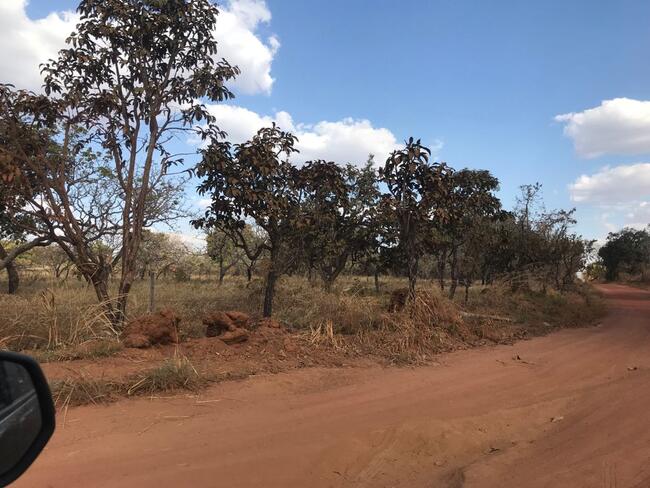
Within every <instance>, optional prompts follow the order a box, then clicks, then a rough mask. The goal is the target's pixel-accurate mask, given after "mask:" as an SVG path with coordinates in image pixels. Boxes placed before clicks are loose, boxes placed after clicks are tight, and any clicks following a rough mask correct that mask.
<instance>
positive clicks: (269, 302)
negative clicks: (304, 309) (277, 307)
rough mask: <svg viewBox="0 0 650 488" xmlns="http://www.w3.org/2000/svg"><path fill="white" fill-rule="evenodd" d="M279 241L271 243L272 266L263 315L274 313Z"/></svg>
mask: <svg viewBox="0 0 650 488" xmlns="http://www.w3.org/2000/svg"><path fill="white" fill-rule="evenodd" d="M277 246H278V245H277V243H274V242H272V243H271V256H270V267H269V271H268V273H267V275H266V287H265V290H264V310H263V311H262V316H264V317H270V316H271V315H272V314H273V297H274V296H275V283H276V281H277V280H278V250H277Z"/></svg>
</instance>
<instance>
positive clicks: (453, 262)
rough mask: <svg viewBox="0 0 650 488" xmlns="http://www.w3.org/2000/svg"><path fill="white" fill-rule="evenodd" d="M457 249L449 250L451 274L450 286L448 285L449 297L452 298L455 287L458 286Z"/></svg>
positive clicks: (454, 293)
mask: <svg viewBox="0 0 650 488" xmlns="http://www.w3.org/2000/svg"><path fill="white" fill-rule="evenodd" d="M457 268H458V249H456V248H454V249H453V250H452V251H451V265H450V266H449V274H450V275H451V286H450V287H449V299H450V300H453V299H454V296H455V295H456V288H457V287H458V275H457Z"/></svg>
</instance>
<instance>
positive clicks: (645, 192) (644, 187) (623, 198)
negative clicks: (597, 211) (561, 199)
mask: <svg viewBox="0 0 650 488" xmlns="http://www.w3.org/2000/svg"><path fill="white" fill-rule="evenodd" d="M569 193H570V195H571V199H572V200H573V201H574V202H588V203H596V204H610V205H611V204H625V203H631V202H635V201H639V200H642V199H645V198H650V163H638V164H629V165H621V166H615V167H605V168H602V169H601V170H600V171H598V172H597V173H594V174H592V175H581V176H580V177H578V178H577V179H576V181H575V182H573V183H572V184H570V185H569Z"/></svg>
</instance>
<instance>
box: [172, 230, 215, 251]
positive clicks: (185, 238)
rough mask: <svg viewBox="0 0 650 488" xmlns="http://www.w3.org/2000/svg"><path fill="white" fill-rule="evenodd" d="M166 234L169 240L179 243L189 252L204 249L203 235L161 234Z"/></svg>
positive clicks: (186, 233) (188, 233)
mask: <svg viewBox="0 0 650 488" xmlns="http://www.w3.org/2000/svg"><path fill="white" fill-rule="evenodd" d="M162 233H163V234H167V235H168V236H169V237H170V239H172V240H174V241H177V242H180V243H181V244H183V245H185V246H186V247H187V248H188V249H189V250H191V251H200V250H202V249H204V248H205V246H206V242H205V235H204V234H199V233H192V232H162Z"/></svg>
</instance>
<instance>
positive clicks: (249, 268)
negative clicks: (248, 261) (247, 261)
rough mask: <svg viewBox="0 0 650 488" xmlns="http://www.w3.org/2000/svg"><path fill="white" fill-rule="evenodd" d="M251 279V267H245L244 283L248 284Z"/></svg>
mask: <svg viewBox="0 0 650 488" xmlns="http://www.w3.org/2000/svg"><path fill="white" fill-rule="evenodd" d="M252 279H253V267H252V266H247V267H246V281H248V282H249V283H250V282H251V280H252Z"/></svg>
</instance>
